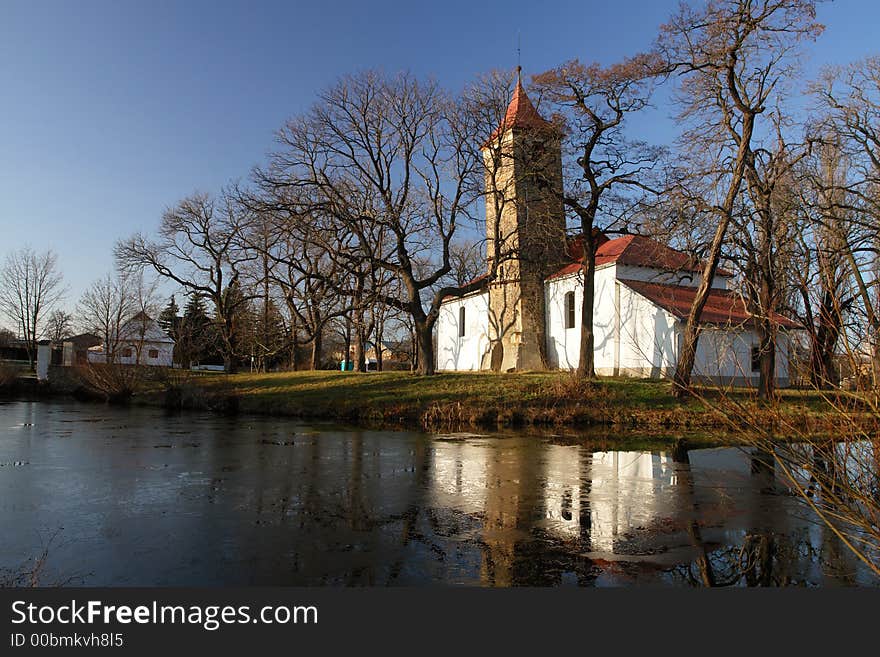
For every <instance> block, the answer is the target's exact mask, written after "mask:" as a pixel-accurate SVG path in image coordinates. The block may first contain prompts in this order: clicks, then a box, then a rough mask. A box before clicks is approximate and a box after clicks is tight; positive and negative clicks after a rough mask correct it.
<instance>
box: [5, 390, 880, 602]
mask: <svg viewBox="0 0 880 657" xmlns="http://www.w3.org/2000/svg"><path fill="white" fill-rule="evenodd" d="M46 546H48V550H47V559H46V562H45V567H44V569H43V572H42V573H41V577H40V583H42V584H44V585H52V584H55V583H60V582H65V583H69V584H73V585H88V586H104V585H107V586H187V585H196V586H233V585H244V586H248V585H280V586H286V585H333V586H340V585H370V586H386V585H419V586H421V585H432V584H452V585H477V586H509V585H537V586H549V585H552V586H555V585H581V586H609V585H611V586H629V585H640V584H664V585H673V586H682V585H684V586H691V585H696V586H700V585H703V583H704V582H705V581H706V575H707V571H710V574H711V577H712V580H713V581H715V582H716V583H720V584H732V585H739V586H744V585H757V584H767V585H799V584H806V585H812V586H828V585H841V584H843V585H847V584H872V581H871V579H870V578H869V576H868V575H867V574H866V573H865V572H863V571H862V570H860V567H859V566H858V564H857V562H856V560H855V559H854V558H852V557H851V556H850V555H849V554H848V553H847V552H846V550H845V549H844V547H843V545H842V544H841V543H840V542H839V540H838V539H837V538H835V537H834V536H833V535H832V534H831V532H830V531H827V530H825V529H824V528H823V527H822V526H821V525H818V524H816V523H815V522H813V521H812V519H811V516H810V515H809V513H808V510H807V509H806V508H805V507H804V506H803V505H802V504H800V503H799V502H798V500H797V499H796V498H795V497H794V496H793V495H792V494H791V491H789V490H788V489H787V487H786V486H785V484H784V483H783V482H782V481H781V479H779V478H777V476H776V475H775V474H774V472H773V470H772V468H769V469H768V468H767V467H766V466H764V465H762V463H761V462H759V459H757V458H754V455H752V454H749V453H747V452H745V451H743V450H739V449H712V450H692V451H691V452H690V453H689V463H681V462H674V461H673V459H672V456H671V454H669V453H665V452H640V451H619V452H609V451H606V452H596V451H594V450H593V449H591V448H590V447H588V446H586V444H582V443H580V442H579V441H572V440H571V439H566V440H561V439H554V438H548V437H541V436H529V435H516V436H474V435H446V436H439V435H428V434H421V433H407V432H391V431H384V432H381V431H359V430H351V429H346V430H339V429H335V428H330V427H327V426H320V425H307V424H302V423H298V422H294V421H291V420H285V419H281V418H254V417H235V418H228V417H219V416H212V415H207V414H198V413H187V414H167V413H165V412H164V411H162V410H160V409H151V408H117V407H106V406H101V405H85V404H77V403H72V402H71V403H66V402H63V403H62V402H44V401H41V402H25V401H8V402H0V568H6V569H12V570H15V569H20V568H21V567H22V566H23V565H25V564H26V560H27V559H28V558H33V557H37V556H39V555H40V553H41V552H42V550H43V548H44V547H46Z"/></svg>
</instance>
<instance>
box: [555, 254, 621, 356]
mask: <svg viewBox="0 0 880 657" xmlns="http://www.w3.org/2000/svg"><path fill="white" fill-rule="evenodd" d="M614 283H615V278H614V267H603V268H602V269H599V270H597V271H596V279H595V297H594V303H593V332H594V358H595V363H596V367H597V368H599V367H611V366H613V360H614V329H615V314H614ZM582 290H583V275H582V274H581V273H577V274H571V275H570V276H564V277H561V278H554V279H551V280H549V281H547V282H546V283H545V284H544V292H545V294H546V295H547V342H548V345H547V347H548V349H547V357H548V360H549V362H550V366H551V367H557V368H560V369H574V368H576V367H577V365H578V360H579V359H580V353H581V345H580V339H581V329H580V327H581V308H582V306H583V303H582ZM567 292H574V313H575V324H574V328H570V329H567V328H565V295H566V293H567Z"/></svg>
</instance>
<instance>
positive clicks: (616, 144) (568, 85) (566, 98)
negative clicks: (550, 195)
mask: <svg viewBox="0 0 880 657" xmlns="http://www.w3.org/2000/svg"><path fill="white" fill-rule="evenodd" d="M660 71H661V66H660V61H659V59H658V58H657V57H656V55H653V54H641V55H637V56H635V57H632V58H630V59H627V60H625V61H623V62H621V63H619V64H614V65H611V66H608V67H602V66H601V65H599V64H590V65H585V64H582V63H580V62H579V61H577V60H575V61H571V62H567V63H566V64H563V65H562V66H559V67H557V68H555V69H552V70H550V71H547V72H545V73H542V74H540V75H537V76H535V78H534V81H535V84H536V86H537V88H538V89H539V90H540V92H541V94H542V96H543V97H544V99H545V100H547V101H549V102H550V104H551V106H552V107H553V108H554V109H556V110H557V114H556V116H557V118H561V119H562V121H564V133H565V135H566V137H565V144H564V154H565V163H566V165H567V169H568V170H569V171H570V172H571V174H572V175H569V176H568V179H569V184H568V186H567V187H566V188H565V189H564V191H563V190H560V192H561V193H562V200H563V202H564V203H565V206H566V207H567V208H568V209H570V210H571V211H572V212H574V214H575V215H576V216H577V218H578V221H579V223H580V238H579V241H580V257H581V258H582V260H583V263H584V286H583V290H582V304H581V330H580V358H579V361H578V369H577V373H578V376H581V377H588V378H592V377H593V376H595V368H594V341H595V338H594V334H593V305H594V297H595V278H596V250H597V249H598V248H599V241H598V239H597V230H596V229H597V228H598V227H597V225H596V223H597V219H598V218H599V216H600V215H601V212H602V210H603V209H605V208H604V207H603V203H604V202H605V201H606V199H607V197H608V196H609V195H610V194H611V193H612V192H613V191H614V190H615V189H617V188H623V187H630V188H640V189H643V190H649V189H650V187H649V185H648V183H647V180H646V173H647V172H648V171H649V170H651V169H652V168H653V166H654V165H655V163H656V162H657V160H658V159H659V157H660V155H661V153H662V151H661V150H660V149H658V148H655V147H650V146H648V145H647V144H645V143H644V142H638V141H633V140H629V139H627V138H626V137H625V136H624V130H623V128H624V121H625V119H626V117H627V116H629V115H631V114H633V113H635V112H638V111H639V110H641V109H643V108H645V107H646V106H647V105H648V101H649V98H650V92H651V87H652V83H653V81H654V79H655V78H656V77H657V76H658V74H659V73H660Z"/></svg>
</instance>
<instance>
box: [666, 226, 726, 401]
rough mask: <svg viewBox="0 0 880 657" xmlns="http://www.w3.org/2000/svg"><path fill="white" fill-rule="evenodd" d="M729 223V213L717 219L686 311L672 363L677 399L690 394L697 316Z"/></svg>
mask: <svg viewBox="0 0 880 657" xmlns="http://www.w3.org/2000/svg"><path fill="white" fill-rule="evenodd" d="M729 223H730V215H729V214H728V215H725V217H724V218H723V219H722V220H721V221H720V222H719V224H718V227H717V228H716V229H715V237H714V238H713V239H712V247H711V248H710V250H709V257H708V260H707V261H706V264H705V266H704V267H703V272H702V279H701V280H700V285H699V287H698V288H697V293H696V295H695V296H694V302H693V304H691V309H690V312H689V313H688V317H687V322H686V323H685V327H684V338H683V340H682V344H681V353H680V354H679V355H678V360H677V362H676V364H675V374H674V375H673V379H672V381H673V388H674V389H673V393H674V394H675V396H676V397H678V398H679V399H685V398H687V397H688V396H689V395H690V389H691V377H692V375H693V370H694V363H695V362H696V359H697V342H698V341H699V339H700V316H701V315H702V314H703V308H705V306H706V301H708V300H709V293H710V292H711V290H712V280H713V279H714V278H715V271H716V270H717V269H718V262H719V261H720V260H721V246H722V244H723V243H724V234H725V233H726V232H727V226H728V224H729Z"/></svg>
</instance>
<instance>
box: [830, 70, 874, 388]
mask: <svg viewBox="0 0 880 657" xmlns="http://www.w3.org/2000/svg"><path fill="white" fill-rule="evenodd" d="M815 93H816V95H817V96H818V98H819V101H820V107H821V108H822V109H824V110H825V111H826V112H827V114H828V121H827V123H826V127H827V128H829V129H831V130H833V132H834V135H835V136H836V138H837V139H839V140H840V141H839V142H838V144H839V145H840V146H841V147H842V148H843V150H844V151H845V152H846V153H847V154H848V157H849V161H850V165H851V168H850V171H849V175H848V176H847V177H846V179H845V180H844V181H842V182H843V184H842V185H840V187H838V189H837V190H835V191H836V195H837V198H838V199H839V198H840V197H841V195H843V194H845V196H846V197H848V198H849V199H852V201H851V202H850V203H849V204H847V206H846V207H844V208H843V209H846V210H851V211H850V212H849V213H848V239H847V240H846V241H845V242H843V243H842V244H841V246H843V247H844V249H843V255H844V259H845V262H846V265H847V268H848V270H849V274H850V276H851V277H852V281H853V283H854V285H855V288H856V298H857V299H858V302H859V303H858V306H859V308H860V310H861V312H862V313H863V314H864V324H865V326H864V330H863V335H862V338H863V342H864V346H865V347H866V348H867V350H869V351H870V353H871V358H872V372H873V378H874V386H875V388H876V387H877V386H878V385H880V277H878V274H880V239H878V235H880V57H870V58H868V59H865V60H863V61H861V62H857V63H855V64H853V65H851V66H849V67H847V68H846V69H843V70H831V71H828V72H827V73H826V75H825V76H824V78H823V79H822V80H821V81H820V82H819V83H818V84H817V85H816V89H815ZM859 349H860V350H862V347H861V346H860V347H859Z"/></svg>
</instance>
